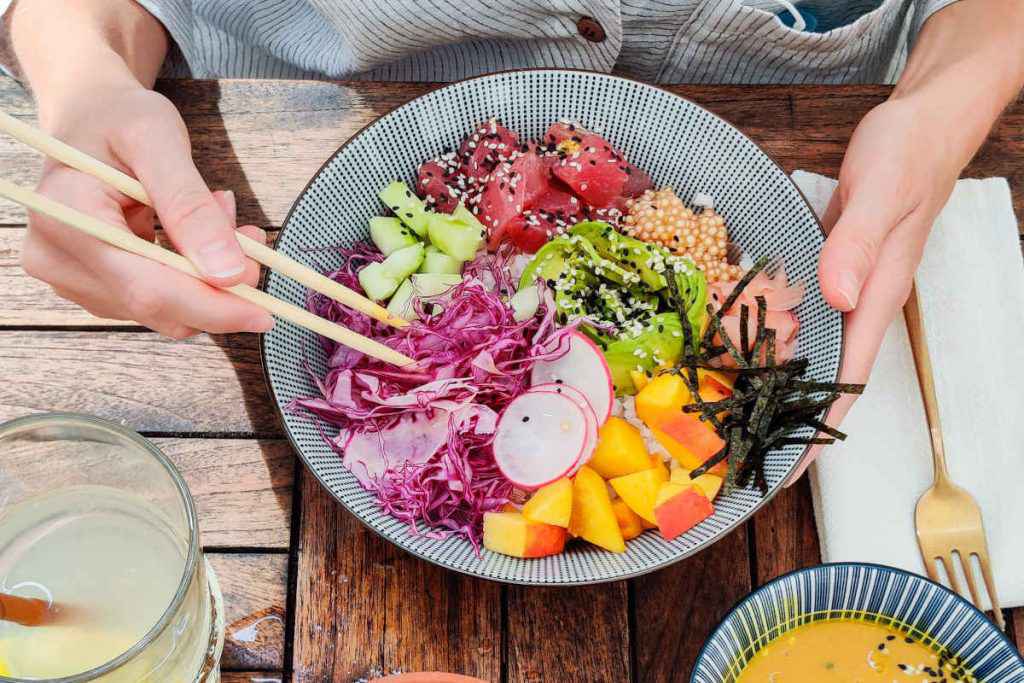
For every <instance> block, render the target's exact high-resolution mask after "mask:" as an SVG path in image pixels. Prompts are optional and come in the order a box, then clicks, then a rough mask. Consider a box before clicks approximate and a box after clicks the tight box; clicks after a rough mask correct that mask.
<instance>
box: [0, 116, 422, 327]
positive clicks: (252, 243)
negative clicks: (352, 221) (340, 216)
mask: <svg viewBox="0 0 1024 683" xmlns="http://www.w3.org/2000/svg"><path fill="white" fill-rule="evenodd" d="M0 130H2V131H3V132H5V133H7V134H8V135H10V136H11V137H13V138H15V139H16V140H19V141H20V142H23V143H24V144H26V145H28V146H29V147H31V148H33V149H35V150H37V151H39V152H41V153H43V154H45V155H47V156H49V157H52V158H54V159H56V160H57V161H59V162H61V163H62V164H65V165H67V166H70V167H71V168H74V169H77V170H79V171H81V172H82V173H85V174H87V175H91V176H93V177H94V178H98V179H100V180H102V181H103V182H105V183H107V184H108V185H110V186H112V187H114V188H116V189H117V190H119V191H120V192H121V193H123V194H125V195H127V196H129V197H131V198H132V199H134V200H135V201H137V202H139V203H141V204H145V205H146V206H153V201H152V200H151V199H150V198H149V194H148V193H147V192H146V188H144V187H143V186H142V183H140V182H139V181H138V180H136V179H135V178H132V177H131V176H130V175H127V174H125V173H122V172H121V171H120V170H118V169H116V168H113V167H112V166H108V165H107V164H105V163H103V162H102V161H100V160H99V159H97V158H95V157H93V156H90V155H88V154H86V153H85V152H83V151H81V150H79V149H76V148H74V147H72V146H71V145H69V144H67V143H65V142H61V141H60V140H58V139H57V138H55V137H53V136H51V135H47V134H46V133H44V132H43V131H41V130H39V129H38V128H35V127H34V126H30V125H29V124H27V123H24V122H23V121H19V120H18V119H16V118H14V117H13V116H11V115H10V114H7V113H5V112H0ZM235 236H236V237H237V238H238V244H239V245H240V246H241V247H242V251H243V252H245V254H246V255H247V256H249V258H251V259H252V260H254V261H256V262H257V263H262V264H263V265H265V266H267V267H268V268H271V269H273V270H276V271H277V272H279V273H281V274H282V275H286V276H288V277H290V278H291V279H293V280H295V281H296V282H299V283H301V284H303V285H305V286H307V287H309V288H310V289H312V290H314V291H317V292H320V293H321V294H324V295H326V296H329V297H330V298H332V299H334V300H335V301H337V302H339V303H341V304H344V305H345V306H348V307H349V308H354V309H355V310H357V311H360V312H362V313H365V314H366V315H368V316H370V317H371V318H374V319H376V320H380V321H381V322H384V323H387V324H389V325H392V326H394V327H404V326H405V325H408V324H409V323H408V321H406V320H404V319H403V318H400V317H398V316H394V315H391V314H390V313H389V312H388V310H387V309H386V308H384V307H383V306H381V305H380V304H378V303H376V302H374V301H371V300H370V299H367V298H366V297H364V296H363V295H361V294H359V293H358V292H355V291H353V290H351V289H349V288H348V287H346V286H344V285H342V284H340V283H337V282H335V281H334V280H332V279H330V278H329V277H325V276H324V275H321V274H320V273H318V272H316V271H315V270H313V269H312V268H309V267H308V266H305V265H303V264H301V263H299V262H298V261H296V260H294V259H291V258H289V257H287V256H285V255H284V254H282V253H281V252H279V251H277V250H275V249H271V248H270V247H268V246H267V245H265V244H262V243H260V242H258V241H257V240H254V239H252V238H251V237H247V236H246V235H243V234H242V233H240V232H236V233H235Z"/></svg>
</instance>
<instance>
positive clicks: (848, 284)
mask: <svg viewBox="0 0 1024 683" xmlns="http://www.w3.org/2000/svg"><path fill="white" fill-rule="evenodd" d="M836 285H837V288H838V289H839V293H840V294H841V295H842V297H843V298H844V299H846V303H847V305H849V307H850V308H851V309H853V308H856V307H857V294H858V292H859V291H860V282H859V281H858V280H857V276H856V275H854V274H853V271H852V270H841V271H839V275H838V277H837V278H836Z"/></svg>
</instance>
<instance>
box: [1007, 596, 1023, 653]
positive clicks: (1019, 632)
mask: <svg viewBox="0 0 1024 683" xmlns="http://www.w3.org/2000/svg"><path fill="white" fill-rule="evenodd" d="M1010 623H1011V624H1012V633H1013V639H1014V642H1015V643H1017V649H1018V650H1020V651H1021V652H1024V607H1018V608H1016V609H1013V610H1010Z"/></svg>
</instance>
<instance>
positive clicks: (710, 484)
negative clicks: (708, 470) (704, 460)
mask: <svg viewBox="0 0 1024 683" xmlns="http://www.w3.org/2000/svg"><path fill="white" fill-rule="evenodd" d="M669 481H671V482H673V483H676V484H687V485H688V484H694V485H696V486H698V487H699V488H700V490H701V491H703V492H704V495H705V496H707V497H708V500H712V501H713V500H714V499H715V497H716V496H718V492H719V491H721V490H722V483H723V482H724V480H723V479H722V477H719V476H716V475H714V474H702V475H700V476H699V477H697V478H696V479H690V470H687V469H683V468H682V467H676V468H674V469H673V470H672V476H670V477H669Z"/></svg>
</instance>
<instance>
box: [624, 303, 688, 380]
mask: <svg viewBox="0 0 1024 683" xmlns="http://www.w3.org/2000/svg"><path fill="white" fill-rule="evenodd" d="M682 353H683V326H682V322H681V321H680V319H679V314H678V313H659V314H658V315H655V316H654V317H652V318H651V319H650V321H649V322H648V323H647V324H646V326H645V327H644V329H643V331H642V332H640V333H639V334H638V335H636V336H633V337H625V336H624V337H621V338H619V339H617V340H615V341H613V342H611V343H609V344H608V346H607V348H606V349H605V350H604V357H605V360H606V361H607V362H608V368H609V369H610V370H611V373H612V383H614V384H615V388H616V392H617V393H619V394H635V393H636V387H635V386H633V378H632V377H631V376H630V372H632V371H633V370H639V371H642V372H648V373H650V372H652V371H654V370H655V369H657V368H660V367H666V366H671V365H675V364H676V363H678V362H679V358H680V356H682Z"/></svg>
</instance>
